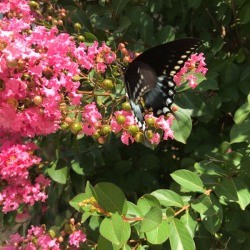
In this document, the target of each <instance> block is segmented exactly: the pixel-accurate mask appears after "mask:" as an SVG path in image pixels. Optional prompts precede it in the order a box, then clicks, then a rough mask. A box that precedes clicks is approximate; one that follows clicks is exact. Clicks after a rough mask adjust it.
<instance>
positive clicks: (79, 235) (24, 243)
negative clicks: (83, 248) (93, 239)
mask: <svg viewBox="0 0 250 250" xmlns="http://www.w3.org/2000/svg"><path fill="white" fill-rule="evenodd" d="M55 234H56V233H55V232H54V231H53V230H49V231H46V227H45V226H44V225H42V226H33V225H32V226H31V228H30V229H28V232H27V236H26V237H22V236H21V235H20V234H18V233H16V234H13V235H11V236H10V237H9V240H8V241H7V242H6V244H5V246H2V247H1V250H12V249H13V250H14V249H15V250H21V249H31V250H33V249H34V250H36V249H48V250H49V249H50V250H59V249H64V247H65V243H66V244H67V243H68V247H69V249H79V248H80V243H84V242H85V241H86V234H85V233H83V232H82V230H75V231H73V232H71V233H69V234H66V235H64V236H65V238H68V241H67V240H66V239H63V237H64V236H61V237H55ZM61 242H63V243H64V246H62V245H60V243H61ZM62 247H63V248H62Z"/></svg>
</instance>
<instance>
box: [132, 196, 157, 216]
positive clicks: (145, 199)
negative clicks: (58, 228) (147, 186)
mask: <svg viewBox="0 0 250 250" xmlns="http://www.w3.org/2000/svg"><path fill="white" fill-rule="evenodd" d="M137 206H138V208H139V209H140V210H141V211H143V213H144V215H145V214H146V213H147V212H148V211H149V210H150V209H151V208H152V207H159V208H160V202H159V201H158V200H157V199H156V198H155V197H154V196H153V195H150V194H145V195H143V196H142V197H141V198H140V199H139V200H138V202H137Z"/></svg>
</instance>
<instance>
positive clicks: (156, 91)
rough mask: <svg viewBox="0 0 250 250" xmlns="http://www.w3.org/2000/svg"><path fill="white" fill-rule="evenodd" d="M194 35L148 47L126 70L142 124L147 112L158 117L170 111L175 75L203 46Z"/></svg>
mask: <svg viewBox="0 0 250 250" xmlns="http://www.w3.org/2000/svg"><path fill="white" fill-rule="evenodd" d="M200 44H201V41H200V40H199V39H195V38H186V39H181V40H177V41H173V42H169V43H165V44H161V45H158V46H156V47H153V48H151V49H148V50H146V51H145V52H143V53H142V54H140V55H139V56H138V57H136V58H135V59H134V60H133V61H132V63H130V64H129V65H128V67H127V68H126V70H125V74H124V77H125V85H126V90H127V94H128V98H129V101H130V104H131V106H132V109H133V111H134V114H135V117H136V118H137V120H138V124H139V126H145V125H144V114H145V112H146V111H151V112H153V114H154V116H156V117H159V116H160V115H165V114H167V113H169V112H171V105H172V104H173V101H174V95H175V86H176V84H175V83H174V80H173V77H174V75H175V74H176V73H177V72H178V71H179V70H180V69H181V68H182V66H183V65H184V63H185V62H186V61H187V60H188V58H189V56H190V55H191V53H193V52H195V50H196V49H197V48H198V47H199V46H200Z"/></svg>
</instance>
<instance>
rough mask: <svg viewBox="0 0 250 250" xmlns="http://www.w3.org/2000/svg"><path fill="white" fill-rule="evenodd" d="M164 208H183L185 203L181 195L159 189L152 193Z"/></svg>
mask: <svg viewBox="0 0 250 250" xmlns="http://www.w3.org/2000/svg"><path fill="white" fill-rule="evenodd" d="M151 194H152V195H153V196H155V197H156V198H157V199H158V201H159V202H160V204H161V205H162V206H164V207H171V206H173V207H183V205H184V203H183V200H182V198H181V196H180V195H178V194H177V193H175V192H174V191H171V190H166V189H159V190H156V191H154V192H152V193H151Z"/></svg>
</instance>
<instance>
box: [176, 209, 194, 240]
mask: <svg viewBox="0 0 250 250" xmlns="http://www.w3.org/2000/svg"><path fill="white" fill-rule="evenodd" d="M180 221H181V222H182V223H183V224H184V225H185V227H186V228H187V230H188V232H189V233H190V235H191V236H192V238H193V237H194V235H195V230H196V227H197V224H198V223H197V218H196V217H195V215H194V213H191V212H190V210H187V211H186V213H185V214H184V215H183V216H181V219H180Z"/></svg>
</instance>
